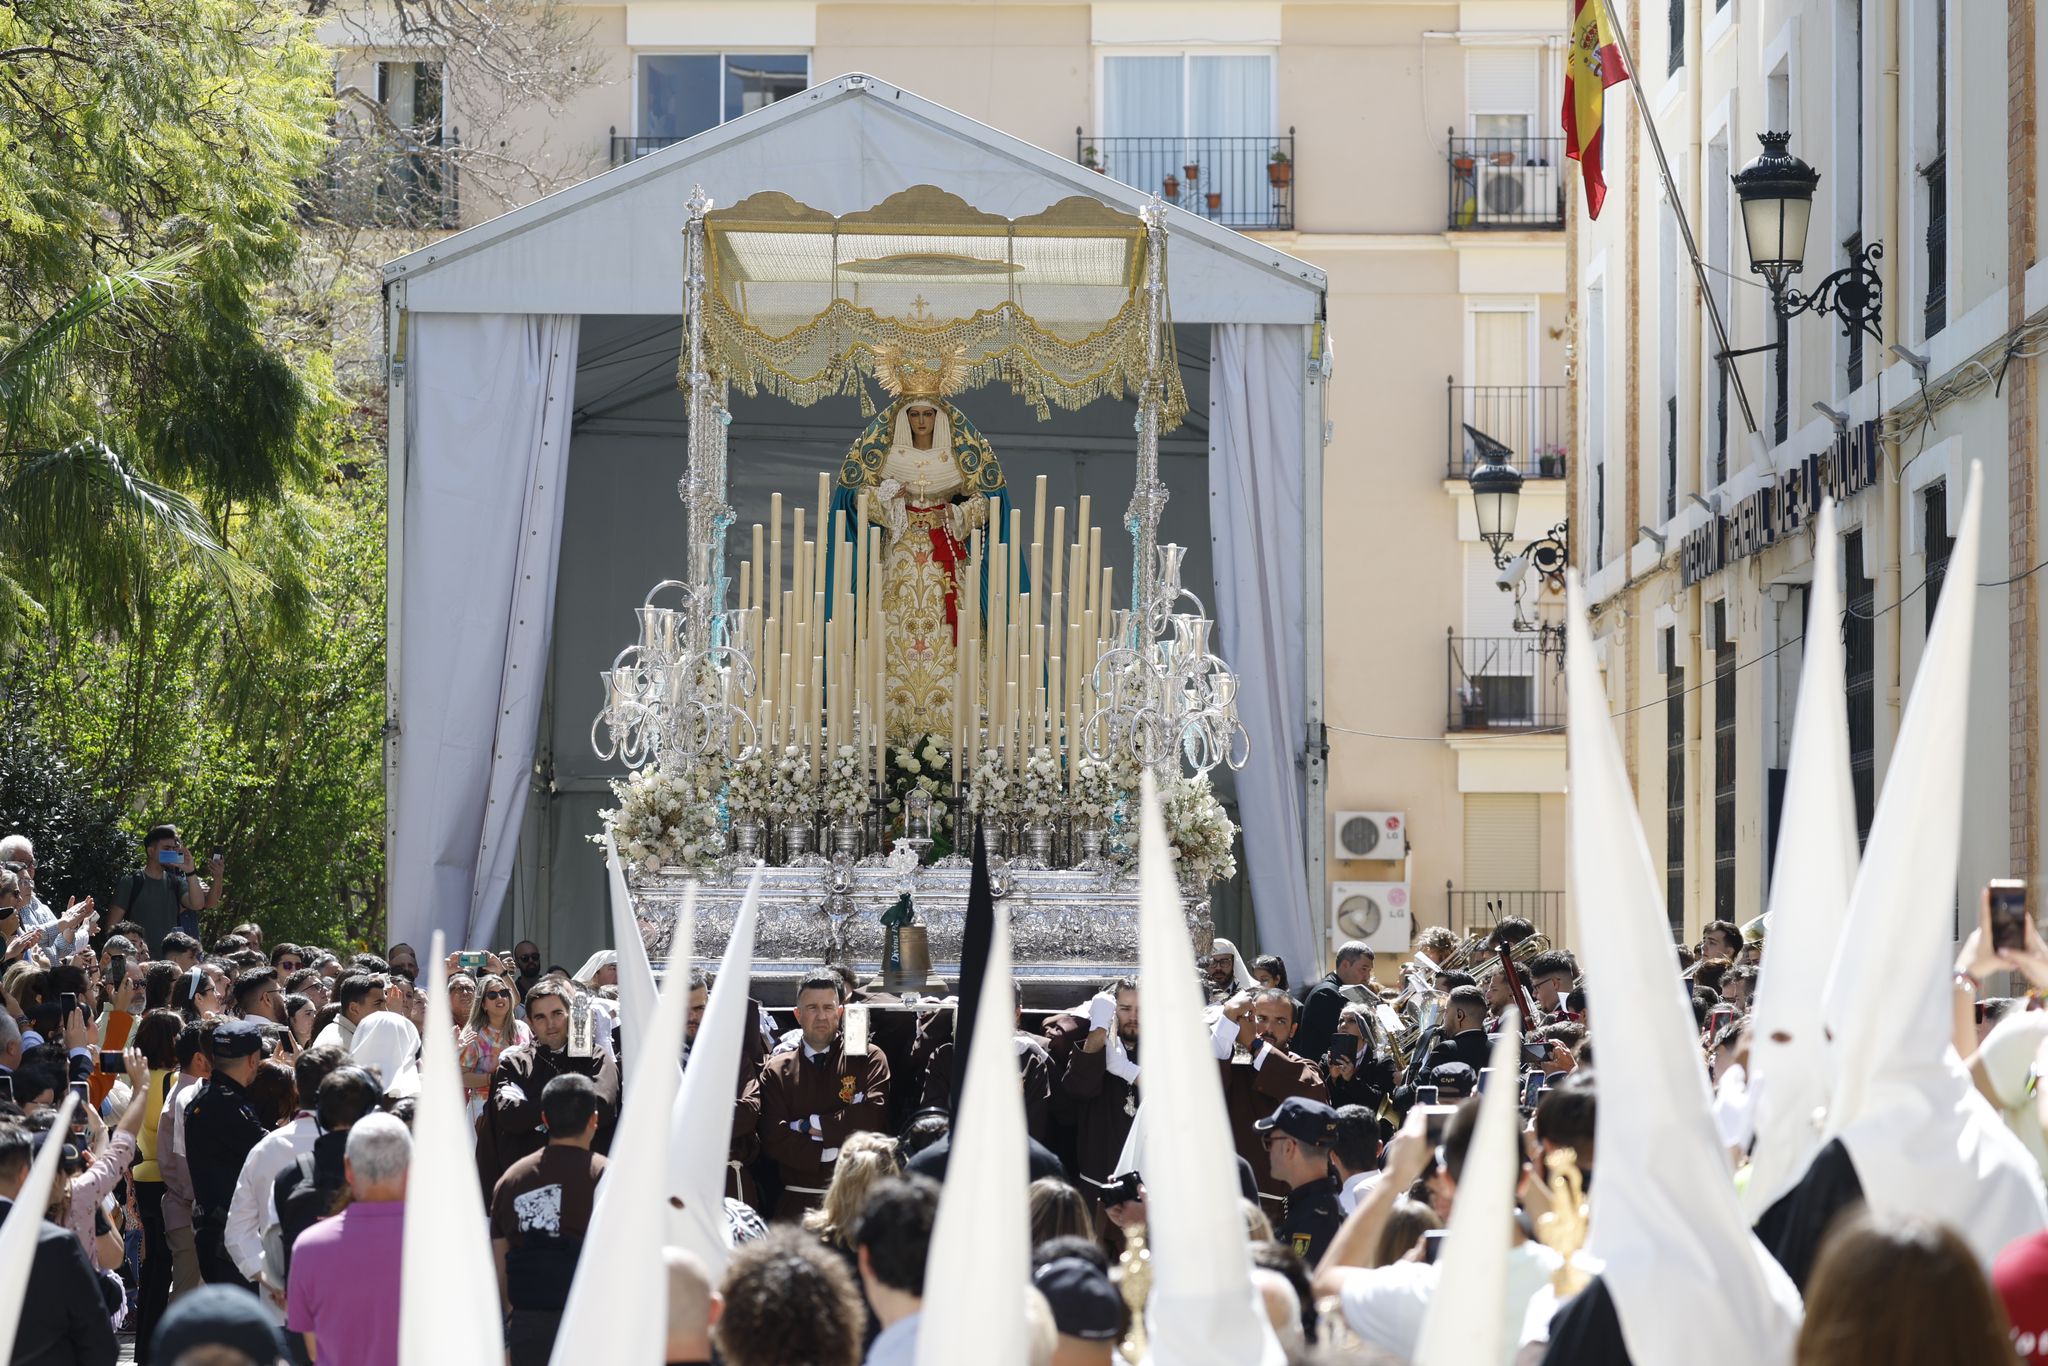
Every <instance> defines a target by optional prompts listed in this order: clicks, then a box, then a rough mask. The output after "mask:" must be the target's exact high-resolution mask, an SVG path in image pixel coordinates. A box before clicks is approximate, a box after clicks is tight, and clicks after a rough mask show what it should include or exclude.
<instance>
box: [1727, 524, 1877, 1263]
mask: <svg viewBox="0 0 2048 1366" xmlns="http://www.w3.org/2000/svg"><path fill="white" fill-rule="evenodd" d="M1841 572H1842V571H1841V543H1840V541H1839V540H1837V539H1836V535H1835V505H1834V502H1833V500H1832V499H1830V500H1828V501H1826V502H1824V503H1822V504H1821V509H1820V520H1819V522H1818V523H1817V524H1816V527H1815V530H1814V540H1813V590H1812V591H1813V596H1812V597H1811V598H1810V599H1808V601H1807V605H1806V651H1805V655H1806V659H1805V663H1804V664H1803V665H1802V666H1801V669H1800V674H1799V702H1798V710H1797V711H1796V712H1794V713H1793V718H1792V757H1791V761H1790V763H1789V765H1788V769H1787V773H1786V776H1785V800H1784V803H1783V807H1782V809H1783V811H1784V816H1783V823H1782V824H1781V825H1780V826H1779V828H1778V861H1777V864H1776V866H1775V867H1774V868H1773V869H1772V873H1771V904H1770V910H1769V912H1768V914H1769V916H1770V921H1769V923H1770V927H1771V933H1770V939H1769V941H1768V943H1767V944H1766V945H1765V948H1764V961H1763V968H1762V971H1761V972H1760V973H1759V975H1758V979H1757V993H1756V1004H1755V1008H1754V1009H1753V1011H1752V1012H1751V1015H1750V1028H1749V1068H1748V1076H1747V1082H1748V1088H1749V1094H1750V1097H1751V1100H1752V1102H1753V1106H1754V1108H1753V1110H1752V1118H1753V1121H1754V1123H1755V1125H1756V1146H1755V1147H1754V1148H1753V1149H1752V1151H1751V1155H1750V1172H1749V1181H1748V1184H1747V1185H1746V1186H1745V1187H1744V1189H1743V1194H1742V1207H1743V1210H1744V1212H1745V1213H1746V1214H1747V1215H1748V1216H1749V1220H1750V1222H1751V1223H1755V1222H1756V1220H1757V1219H1759V1218H1761V1217H1762V1215H1763V1213H1764V1211H1765V1210H1767V1209H1769V1208H1770V1207H1771V1205H1772V1204H1773V1203H1774V1202H1775V1201H1776V1200H1777V1199H1778V1197H1779V1196H1781V1195H1783V1194H1784V1193H1785V1192H1786V1191H1787V1190H1789V1189H1791V1187H1792V1186H1793V1184H1794V1183H1796V1182H1797V1181H1798V1180H1799V1178H1800V1177H1801V1176H1802V1175H1803V1174H1804V1173H1805V1171H1806V1167H1807V1164H1808V1163H1810V1162H1811V1161H1812V1160H1813V1155H1814V1154H1815V1153H1816V1152H1818V1151H1820V1145H1821V1138H1820V1122H1819V1114H1820V1113H1821V1112H1824V1111H1825V1110H1826V1108H1827V1103H1828V1080H1829V1076H1830V1072H1829V1063H1828V1047H1827V1036H1826V1034H1825V1032H1824V1031H1823V1028H1822V1020H1821V998H1820V993H1819V992H1817V991H1815V990H1814V987H1815V986H1816V985H1817V984H1819V983H1823V982H1825V981H1827V975H1828V966H1829V964H1831V963H1832V962H1833V961H1834V957H1835V946H1836V945H1837V944H1839V943H1840V942H1841V939H1842V922H1843V920H1844V919H1845V918H1846V917H1847V915H1848V912H1849V887H1850V884H1851V883H1852V882H1854V880H1855V877H1856V790H1855V788H1854V787H1853V786H1851V784H1850V780H1849V705H1848V696H1847V692H1846V690H1845V686H1844V664H1843V654H1842V629H1841V627H1842V590H1841Z"/></svg>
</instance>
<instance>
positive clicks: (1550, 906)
mask: <svg viewBox="0 0 2048 1366" xmlns="http://www.w3.org/2000/svg"><path fill="white" fill-rule="evenodd" d="M1444 898H1445V900H1446V901H1447V902H1448V905H1447V906H1446V908H1445V909H1446V912H1447V919H1446V923H1447V924H1449V925H1450V927H1451V932H1452V933H1453V934H1456V935H1458V936H1460V937H1461V938H1462V937H1463V936H1465V935H1468V934H1484V933H1486V932H1487V931H1488V930H1491V929H1492V928H1493V927H1494V926H1495V925H1498V924H1499V923H1500V922H1501V921H1503V920H1505V919H1507V918H1508V917H1509V916H1518V917H1520V918H1521V919H1523V920H1526V921H1528V922H1529V923H1530V924H1531V925H1534V926H1535V927H1536V931H1537V933H1539V934H1541V935H1544V936H1545V937H1546V938H1548V939H1549V940H1550V942H1551V943H1552V944H1561V943H1563V942H1564V928H1565V927H1564V893H1563V892H1466V891H1457V890H1454V889H1453V888H1451V887H1449V886H1446V887H1445V888H1444Z"/></svg>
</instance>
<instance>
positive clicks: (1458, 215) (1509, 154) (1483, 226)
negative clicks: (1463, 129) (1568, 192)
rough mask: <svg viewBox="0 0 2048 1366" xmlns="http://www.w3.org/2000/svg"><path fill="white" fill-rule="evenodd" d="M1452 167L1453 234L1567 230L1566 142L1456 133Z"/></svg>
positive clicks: (1451, 161)
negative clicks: (1509, 230)
mask: <svg viewBox="0 0 2048 1366" xmlns="http://www.w3.org/2000/svg"><path fill="white" fill-rule="evenodd" d="M1450 166H1451V180H1450V226H1451V227H1452V229H1453V230H1455V231H1460V232H1463V231H1474V232H1485V231H1487V230H1489V229H1498V228H1507V229H1519V230H1522V231H1528V230H1530V229H1536V228H1562V227H1563V226H1564V139H1563V138H1470V137H1459V136H1457V135H1456V134H1452V135H1451V155H1450Z"/></svg>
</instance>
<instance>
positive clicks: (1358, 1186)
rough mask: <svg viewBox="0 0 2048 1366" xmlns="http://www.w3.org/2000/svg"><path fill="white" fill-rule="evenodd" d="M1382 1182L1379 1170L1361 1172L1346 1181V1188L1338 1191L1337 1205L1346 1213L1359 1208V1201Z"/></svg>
mask: <svg viewBox="0 0 2048 1366" xmlns="http://www.w3.org/2000/svg"><path fill="white" fill-rule="evenodd" d="M1379 1183H1380V1174H1379V1173H1378V1172H1359V1173H1357V1174H1356V1175H1354V1176H1352V1177H1350V1178H1349V1179H1348V1180H1346V1181H1345V1182H1344V1189H1343V1190H1340V1191H1338V1192H1337V1205H1338V1208H1340V1209H1342V1210H1343V1211H1344V1212H1345V1213H1346V1214H1350V1213H1351V1212H1352V1211H1353V1210H1355V1209H1357V1208H1358V1202H1359V1201H1361V1200H1363V1199H1365V1197H1366V1196H1367V1195H1369V1194H1371V1192H1372V1188H1373V1187H1374V1186H1377V1185H1378V1184H1379Z"/></svg>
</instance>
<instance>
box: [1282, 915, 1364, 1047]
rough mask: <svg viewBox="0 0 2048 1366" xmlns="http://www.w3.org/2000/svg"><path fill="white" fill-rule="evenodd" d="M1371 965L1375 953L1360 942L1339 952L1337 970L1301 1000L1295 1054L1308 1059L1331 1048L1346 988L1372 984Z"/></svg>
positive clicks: (1345, 945)
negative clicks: (1331, 1037)
mask: <svg viewBox="0 0 2048 1366" xmlns="http://www.w3.org/2000/svg"><path fill="white" fill-rule="evenodd" d="M1372 965H1373V956H1372V950H1371V949H1370V948H1368V947H1367V946H1366V945H1365V944H1364V943H1363V942H1361V941H1360V940H1356V939H1352V940H1348V941H1346V942H1345V944H1344V946H1343V947H1342V948H1340V949H1338V950H1337V966H1336V969H1335V971H1332V972H1328V973H1325V974H1324V975H1323V980H1322V981H1320V982H1317V983H1316V984H1315V985H1314V986H1312V987H1310V988H1309V989H1308V994H1307V995H1306V996H1303V997H1302V998H1301V1028H1300V1029H1298V1030H1296V1031H1295V1034H1294V1051H1295V1052H1297V1053H1299V1054H1301V1055H1302V1056H1303V1057H1305V1058H1320V1057H1321V1056H1323V1053H1324V1051H1325V1050H1326V1049H1328V1048H1329V1046H1330V1036H1331V1035H1332V1034H1335V1033H1336V1032H1337V1017H1338V1016H1339V1015H1341V1014H1343V1013H1344V1007H1345V1005H1346V1004H1347V1002H1346V1001H1345V999H1344V988H1345V987H1356V986H1363V985H1365V984H1366V983H1368V982H1370V981H1372Z"/></svg>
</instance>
